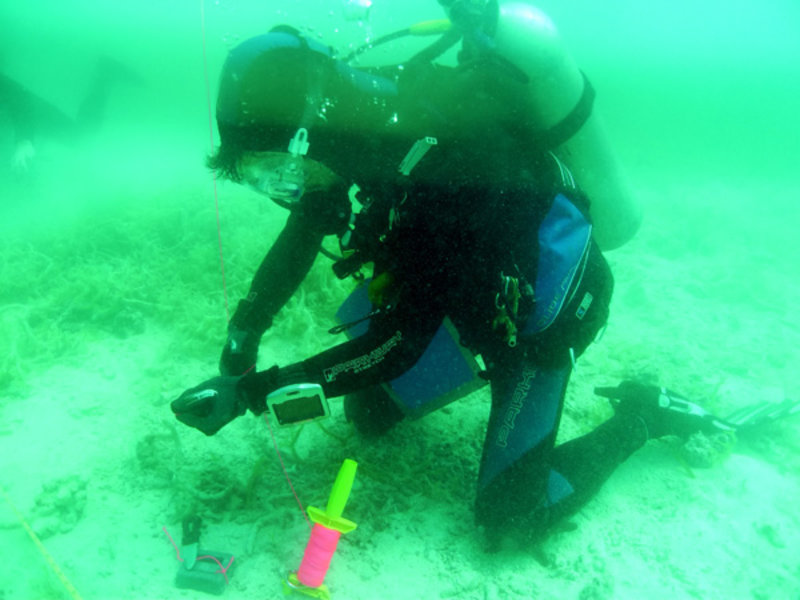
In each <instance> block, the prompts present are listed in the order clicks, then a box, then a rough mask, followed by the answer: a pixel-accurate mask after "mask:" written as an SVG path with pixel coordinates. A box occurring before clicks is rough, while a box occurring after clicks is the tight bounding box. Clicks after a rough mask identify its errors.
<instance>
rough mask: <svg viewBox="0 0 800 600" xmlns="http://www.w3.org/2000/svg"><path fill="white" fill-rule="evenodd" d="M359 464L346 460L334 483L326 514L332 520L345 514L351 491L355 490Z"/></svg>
mask: <svg viewBox="0 0 800 600" xmlns="http://www.w3.org/2000/svg"><path fill="white" fill-rule="evenodd" d="M357 468H358V463H357V462H356V461H354V460H351V459H349V458H345V459H344V462H343V463H342V466H341V467H340V468H339V474H338V475H336V481H334V482H333V489H332V490H331V495H330V496H329V497H328V506H327V507H326V509H325V513H326V515H327V516H328V518H330V519H338V518H339V517H341V516H342V513H343V512H344V507H345V505H346V504H347V499H348V498H349V497H350V490H351V489H352V488H353V480H354V479H355V478H356V469H357Z"/></svg>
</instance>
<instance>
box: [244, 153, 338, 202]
mask: <svg viewBox="0 0 800 600" xmlns="http://www.w3.org/2000/svg"><path fill="white" fill-rule="evenodd" d="M238 170H239V173H241V175H242V181H243V182H244V183H245V184H246V185H247V186H248V187H250V188H251V189H253V190H255V191H257V192H258V193H260V194H263V195H265V196H268V197H269V198H271V199H272V200H275V201H276V202H278V203H279V204H289V205H291V204H294V203H295V202H297V201H298V200H300V198H301V197H302V195H303V194H304V193H305V192H314V191H324V190H326V189H328V188H330V187H331V186H332V185H333V184H334V183H335V182H336V181H337V179H338V176H337V175H336V174H335V173H334V172H333V171H331V170H330V169H329V168H328V167H326V166H325V165H323V164H322V163H320V162H317V161H315V160H313V159H310V158H307V157H305V158H304V157H302V156H296V155H293V154H290V153H288V152H246V153H244V154H243V155H242V157H241V159H239V165H238Z"/></svg>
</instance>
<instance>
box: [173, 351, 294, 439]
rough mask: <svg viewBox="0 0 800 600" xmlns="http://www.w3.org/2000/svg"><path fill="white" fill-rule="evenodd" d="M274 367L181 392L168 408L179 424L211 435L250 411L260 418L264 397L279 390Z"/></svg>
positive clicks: (264, 402)
mask: <svg viewBox="0 0 800 600" xmlns="http://www.w3.org/2000/svg"><path fill="white" fill-rule="evenodd" d="M279 372H280V370H279V369H278V367H277V366H274V367H271V368H269V369H267V370H266V371H261V372H260V373H255V372H253V373H249V374H247V375H243V376H239V377H229V376H222V377H214V378H213V379H209V380H208V381H204V382H203V383H201V384H200V385H198V386H195V387H193V388H190V389H188V390H186V391H185V392H183V393H182V394H181V395H180V397H178V399H177V400H174V401H173V402H172V404H171V405H170V406H171V408H172V412H173V413H175V416H176V417H177V418H178V420H179V421H180V422H181V423H185V424H186V425H189V426H190V427H194V428H195V429H199V430H200V431H202V432H203V433H205V434H206V435H214V434H215V433H217V432H218V431H219V430H220V429H222V428H223V427H224V426H225V425H227V424H228V423H230V422H231V421H233V420H234V419H235V418H236V417H240V416H242V415H243V414H244V413H245V412H246V411H247V409H248V408H249V409H250V410H251V411H252V412H253V413H254V414H257V415H260V414H261V413H263V412H264V411H265V410H266V409H267V406H266V397H267V394H269V393H270V392H271V391H273V390H275V389H277V387H278V373H279Z"/></svg>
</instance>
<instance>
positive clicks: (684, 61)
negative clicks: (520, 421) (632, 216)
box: [0, 0, 800, 600]
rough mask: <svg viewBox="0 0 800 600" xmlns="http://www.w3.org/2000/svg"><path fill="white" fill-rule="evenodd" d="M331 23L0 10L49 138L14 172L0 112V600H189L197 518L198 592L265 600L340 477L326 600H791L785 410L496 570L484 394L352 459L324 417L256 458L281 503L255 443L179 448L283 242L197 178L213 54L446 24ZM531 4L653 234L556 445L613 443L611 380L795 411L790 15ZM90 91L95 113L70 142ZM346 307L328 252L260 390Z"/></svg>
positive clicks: (317, 0)
mask: <svg viewBox="0 0 800 600" xmlns="http://www.w3.org/2000/svg"><path fill="white" fill-rule="evenodd" d="M344 5H345V2H343V1H341V0H294V1H292V0H285V1H284V0H263V1H258V2H257V1H254V0H253V1H244V0H218V1H216V2H214V1H211V0H208V1H201V0H198V1H197V2H179V3H172V2H155V1H153V0H147V1H141V2H129V3H117V2H114V3H111V2H97V1H96V0H94V1H90V0H72V1H69V0H66V1H63V2H56V1H49V0H48V1H45V0H31V1H30V2H25V3H22V2H10V1H6V2H3V3H2V4H0V25H2V30H3V35H2V36H0V75H1V76H3V77H4V78H6V79H5V80H6V81H8V80H11V81H13V82H16V84H18V85H19V86H22V88H23V89H24V90H26V93H27V94H29V95H28V96H26V97H27V98H30V99H31V100H30V102H31V104H29V105H28V106H29V107H35V108H36V111H35V114H38V115H46V116H47V118H46V119H45V118H42V119H41V120H40V126H39V127H38V129H37V131H36V136H35V137H34V139H33V140H32V141H33V145H32V148H31V149H30V151H29V152H27V153H26V154H24V155H20V154H19V148H18V146H17V143H16V142H17V140H16V139H15V137H14V135H15V134H14V123H13V122H12V120H13V116H12V114H11V113H10V112H9V111H7V110H4V108H6V107H4V106H3V105H2V102H3V101H4V97H3V96H2V95H1V93H0V495H2V496H3V498H0V560H2V564H4V565H5V572H4V575H3V577H0V600H30V599H39V598H41V599H50V598H57V599H61V598H66V599H72V600H74V599H75V598H84V599H86V600H90V599H94V598H97V599H104V600H105V599H117V598H119V599H142V598H147V599H153V600H157V599H167V598H169V599H173V598H202V597H207V594H206V593H205V592H202V591H197V590H185V589H178V588H177V587H176V585H175V574H176V572H178V569H179V567H180V562H179V561H180V560H181V557H180V555H179V553H176V547H175V546H174V545H173V543H172V539H174V540H175V541H178V539H179V538H180V533H181V518H182V516H183V515H184V514H185V513H186V512H187V511H189V510H194V511H195V512H197V513H199V514H201V515H202V517H203V520H204V527H203V530H202V535H203V539H202V542H203V545H204V547H205V548H214V549H216V550H218V551H220V552H224V553H229V554H230V555H233V556H234V558H235V560H234V563H233V564H235V568H231V569H230V571H229V572H227V571H226V572H225V573H214V572H213V571H212V572H211V574H210V575H209V577H208V579H209V580H210V581H212V582H213V584H211V585H217V584H220V586H219V589H218V591H221V592H222V593H223V594H224V596H223V597H228V598H232V599H233V598H241V599H245V598H247V599H249V598H278V597H282V594H283V581H284V579H285V577H286V574H287V573H288V572H290V571H292V570H294V569H296V568H297V566H298V564H299V561H300V559H301V558H302V553H303V548H304V546H305V543H306V541H307V539H308V529H307V525H306V522H305V520H304V518H303V515H302V514H301V513H300V510H299V509H298V506H297V502H296V500H295V497H294V493H293V492H296V494H297V497H298V498H299V499H300V501H301V502H302V504H303V505H304V506H307V505H309V504H310V505H316V506H320V505H321V503H324V502H325V501H326V498H327V497H328V493H329V491H330V486H331V482H332V480H333V477H334V476H335V474H336V471H337V469H338V468H339V465H340V464H341V462H342V460H343V459H344V458H348V457H353V458H357V459H358V461H359V465H360V467H359V473H358V477H357V480H356V485H355V487H354V489H353V493H352V497H351V500H350V502H349V504H348V506H347V514H346V516H347V517H348V518H351V519H353V520H354V521H356V522H358V525H359V526H358V528H357V529H356V530H355V531H353V532H351V533H349V534H347V535H346V536H344V537H343V538H342V541H341V542H340V545H339V549H338V550H337V553H336V556H335V557H334V561H333V564H332V566H331V570H330V572H329V574H328V577H327V579H326V583H327V584H328V586H329V587H330V590H331V597H332V598H334V599H342V600H344V599H347V600H373V599H374V598H384V599H392V600H407V599H417V598H419V599H423V598H424V599H429V598H448V599H450V598H452V599H463V600H472V599H475V600H502V599H506V600H516V599H520V600H522V599H529V598H566V599H573V598H574V599H576V600H599V599H614V600H617V599H638V598H654V599H658V598H675V599H679V598H731V599H733V598H742V599H746V598H753V599H759V600H764V599H778V598H786V599H799V598H800V560H799V559H798V556H800V515H798V512H797V509H796V504H797V499H798V498H800V454H799V453H798V452H799V451H800V436H798V429H800V419H798V418H797V416H796V415H795V416H793V417H789V418H786V419H784V420H781V421H779V422H775V423H771V424H769V425H767V426H765V427H764V428H763V429H762V430H761V431H760V432H759V435H758V436H754V437H748V438H746V439H745V438H744V437H742V438H740V439H738V440H736V441H735V443H734V442H731V444H730V445H726V446H724V447H716V448H711V449H710V450H708V451H707V452H706V454H705V455H704V456H703V457H701V459H698V457H697V456H696V455H694V454H692V453H691V451H690V450H687V448H685V447H684V446H682V445H681V444H680V443H679V441H678V440H667V441H662V440H652V441H650V442H649V443H648V444H647V445H646V447H645V448H643V449H642V450H640V451H639V452H637V453H636V454H635V455H634V456H633V457H631V458H630V459H629V460H628V461H627V462H626V463H625V464H623V465H622V466H621V467H620V468H619V469H618V470H617V472H615V474H614V475H613V476H612V477H611V479H610V480H609V481H608V482H607V483H606V484H605V486H604V487H603V489H602V490H601V491H600V493H599V494H598V495H597V496H596V497H595V498H594V499H593V500H592V501H590V502H589V503H588V504H587V505H586V506H585V507H584V509H582V510H581V511H580V512H579V513H578V514H577V515H575V516H574V517H573V518H571V519H570V520H569V523H568V526H565V527H564V528H563V529H559V530H557V531H554V532H553V534H552V535H551V536H550V537H548V538H547V539H546V540H544V541H542V542H541V543H538V544H537V545H536V546H535V547H530V548H516V549H514V550H513V551H512V550H508V549H507V550H503V551H500V552H498V553H494V554H488V553H486V552H484V550H483V548H482V545H481V543H480V538H479V536H478V534H477V533H476V532H475V528H474V525H473V522H474V518H473V514H472V504H473V497H474V487H475V480H476V478H477V471H478V464H479V461H480V447H479V446H480V443H481V441H482V440H483V436H484V433H485V430H486V419H487V415H488V392H486V391H485V390H482V391H479V392H475V393H473V394H471V395H470V396H468V397H466V398H464V399H462V400H460V401H459V402H457V403H454V404H451V405H449V406H448V407H446V408H445V409H442V410H440V411H438V412H435V413H432V414H431V415H429V416H427V417H426V418H425V419H421V420H418V421H412V422H404V423H402V424H401V425H400V426H399V427H398V428H396V429H395V430H393V431H391V432H390V433H389V434H387V435H386V436H384V438H381V439H379V440H370V441H365V440H362V439H361V438H359V437H358V436H357V435H356V434H355V432H354V429H353V427H352V425H351V424H349V423H347V422H346V421H345V418H344V415H343V411H342V408H341V403H340V402H339V401H338V400H337V399H333V400H332V402H331V410H332V416H331V418H330V419H329V420H328V421H325V422H324V424H323V425H320V426H317V425H306V426H303V427H302V428H300V429H281V430H279V431H278V432H276V433H275V442H276V444H277V447H278V448H280V451H281V456H282V461H283V463H284V464H285V466H286V469H287V471H288V473H289V475H290V478H291V482H292V484H293V486H294V488H293V489H291V488H290V487H289V484H288V483H287V481H286V478H285V477H284V474H283V472H282V468H281V461H280V460H279V459H278V457H277V455H276V451H275V448H274V446H273V438H272V437H271V432H270V429H269V428H268V427H267V425H266V424H265V422H264V421H263V420H259V419H256V418H251V417H248V418H242V419H239V420H237V422H236V423H234V424H232V425H230V426H228V427H226V428H225V429H224V430H222V431H221V432H220V433H219V434H217V435H215V436H214V437H211V438H206V437H205V436H203V435H202V434H200V433H198V432H197V431H194V430H191V429H189V428H187V427H184V426H182V425H180V424H178V423H177V422H176V421H175V419H174V416H173V415H172V413H171V411H170V407H169V403H170V402H171V401H172V400H173V399H174V398H176V397H177V396H178V395H179V394H180V393H181V392H182V391H183V390H184V389H186V388H187V387H190V386H192V385H195V384H196V383H197V382H198V381H202V380H204V379H207V378H208V377H211V376H213V375H215V374H216V373H217V369H218V366H217V361H218V359H219V353H220V350H221V348H222V345H223V343H224V341H225V337H226V328H227V319H228V317H229V314H230V313H231V311H232V310H233V307H234V306H235V303H236V302H237V301H238V300H239V298H241V297H243V296H244V295H245V294H246V293H247V290H248V286H249V284H250V280H251V277H252V276H253V273H254V272H255V270H256V268H257V267H258V265H259V263H260V261H261V259H262V258H263V256H264V254H265V253H266V251H267V250H268V249H269V247H270V245H271V244H272V241H273V240H274V239H275V237H276V236H277V234H278V232H279V231H280V230H281V227H282V226H283V224H284V222H285V219H286V212H285V211H284V210H283V209H281V208H280V207H278V206H277V205H275V204H272V203H270V202H268V201H267V200H265V199H264V198H263V197H260V196H258V195H256V194H255V193H253V192H251V191H248V190H247V189H245V188H244V187H243V186H237V185H234V184H232V183H230V182H222V181H214V180H213V178H212V176H211V174H210V172H209V171H208V170H207V169H206V167H205V166H204V161H205V158H206V156H207V155H208V154H209V153H210V152H211V151H212V148H213V146H214V145H216V144H217V143H218V132H217V130H216V124H215V123H214V119H213V114H214V102H215V97H216V93H217V90H216V86H217V80H218V77H219V73H220V69H221V67H222V64H223V61H224V60H225V57H226V54H227V52H228V51H229V50H230V49H231V48H232V47H233V46H235V45H236V44H237V43H239V42H241V41H243V40H245V39H247V38H249V37H251V36H254V35H257V34H259V33H263V32H265V31H267V30H268V29H269V28H271V27H273V26H275V25H278V24H282V23H285V24H290V25H292V26H294V27H297V28H298V29H301V30H302V31H304V32H306V34H307V35H310V36H313V37H315V38H316V39H319V40H320V41H322V42H324V43H326V44H329V45H331V46H333V47H334V48H336V49H337V50H338V51H340V52H341V53H347V52H348V51H350V50H352V49H353V48H355V47H358V46H359V45H361V44H363V43H366V42H367V41H369V40H374V39H376V38H377V37H380V36H381V35H384V34H387V33H390V32H393V31H395V30H398V29H402V28H404V27H407V26H409V25H410V24H412V23H417V22H420V21H423V20H427V19H438V18H442V16H443V12H442V9H441V8H440V6H439V5H438V3H437V2H436V0H409V1H401V0H373V2H372V7H371V8H370V11H369V13H367V14H365V15H364V16H363V18H362V19H350V20H348V19H346V18H345V16H344V15H345V10H344ZM536 5H537V6H539V7H540V8H542V9H543V10H544V11H545V12H546V13H547V14H548V15H549V16H550V17H551V18H552V19H553V21H554V22H555V23H556V25H557V26H558V28H559V30H560V32H561V35H562V37H563V38H564V40H565V43H566V45H567V47H568V48H569V50H570V51H571V53H572V55H573V56H574V58H575V59H576V61H577V63H578V64H579V65H580V67H581V68H582V70H583V71H584V72H585V73H586V75H587V76H588V78H589V79H590V80H591V81H592V84H593V85H594V87H595V89H596V91H597V100H596V104H595V108H596V110H597V111H598V112H599V114H601V115H602V118H603V120H604V123H605V127H606V130H607V133H608V137H609V139H610V142H611V144H612V146H613V148H614V151H615V152H616V154H617V156H618V158H619V160H620V162H621V164H622V165H623V168H624V170H625V173H626V175H627V178H628V180H629V181H630V184H631V187H632V189H633V191H634V194H635V197H636V198H637V201H638V202H639V203H640V204H641V205H642V207H643V212H644V221H643V225H642V227H641V229H640V230H639V232H638V233H637V235H636V237H635V238H634V239H633V240H632V241H630V242H629V243H627V244H626V245H625V246H623V247H621V248H619V249H617V250H613V251H611V252H609V253H607V258H608V260H609V263H610V264H611V267H612V270H613V271H614V275H615V296H614V299H613V301H612V306H611V317H610V320H609V323H608V327H607V329H606V331H605V334H604V336H603V337H602V339H600V340H599V341H597V342H596V343H595V344H593V345H592V346H591V347H590V349H589V350H588V351H587V352H586V354H585V355H584V356H583V357H581V360H580V362H579V363H578V368H577V369H576V372H575V374H574V376H573V377H572V380H571V383H570V388H569V391H568V395H567V401H566V402H567V404H566V408H565V411H564V417H563V421H562V425H561V429H560V431H559V439H560V440H561V441H564V440H566V439H570V438H573V437H575V436H578V435H581V434H583V433H585V432H587V431H589V430H590V429H592V428H593V427H595V426H597V425H598V424H599V423H601V422H603V421H604V420H605V419H607V418H608V417H609V416H610V415H611V409H610V407H609V406H608V403H607V402H605V401H601V400H602V399H600V398H598V397H596V396H594V395H593V392H592V390H593V388H594V386H611V385H616V384H617V383H618V382H619V381H621V380H622V379H631V378H633V379H642V380H646V381H648V382H651V383H658V384H660V385H664V386H668V387H670V388H673V389H675V390H677V391H679V392H681V393H682V394H684V395H686V396H687V397H689V398H692V399H696V400H697V401H699V402H701V403H702V404H703V405H704V406H705V407H706V408H708V409H709V410H711V411H712V412H714V413H719V414H726V413H730V412H732V411H733V410H735V409H738V408H741V407H744V406H748V405H750V404H753V403H756V402H775V403H777V402H780V401H782V400H784V399H786V398H792V399H798V398H800V381H799V380H798V379H799V377H800V373H799V372H798V371H799V370H798V365H800V317H798V312H797V307H798V306H800V280H798V267H797V264H798V258H800V254H799V253H798V249H797V248H798V246H797V231H798V226H800V205H799V204H798V201H799V200H800V171H799V170H798V159H800V118H799V117H798V114H797V110H798V107H800V35H798V32H799V31H800V3H798V2H796V0H761V1H759V2H756V1H755V0H731V1H729V2H719V1H716V2H707V3H697V2H689V1H688V0H675V1H672V2H665V1H654V2H642V1H634V0H609V1H606V2H589V1H586V0H582V1H574V0H573V1H570V0H562V1H555V0H549V1H545V2H541V3H538V4H536ZM428 42H429V40H420V39H405V38H404V39H401V40H398V41H397V42H395V43H392V44H388V45H386V46H384V47H380V48H376V49H375V50H374V51H371V52H367V53H365V54H364V55H363V57H362V58H361V59H360V60H361V64H365V65H366V64H369V65H372V64H389V63H392V62H398V61H402V60H403V59H404V58H405V57H408V56H411V55H412V54H413V53H414V52H416V51H417V50H419V49H420V48H421V47H423V46H424V45H426V44H427V43H428ZM446 60H452V57H447V58H446ZM98 73H102V77H103V79H102V81H103V83H104V85H105V87H104V96H103V100H104V102H103V103H102V106H100V105H97V106H91V107H90V108H92V109H93V111H94V112H92V114H91V115H90V116H91V117H92V118H91V119H86V120H85V121H84V120H82V117H83V116H85V113H84V112H83V111H84V109H85V108H86V98H87V92H89V91H91V90H92V89H94V88H93V86H95V85H96V84H97V81H98V79H97V77H98ZM1 91H2V90H0V92H1ZM65 123H66V124H67V125H65ZM75 123H78V124H85V125H86V126H85V127H79V128H75V127H73V125H74V124H75ZM326 246H328V247H330V248H333V247H335V241H334V240H332V239H331V240H326ZM223 265H224V269H223V268H222V267H223ZM351 288H352V284H351V283H349V282H347V281H345V282H340V281H338V280H336V278H335V277H334V276H333V274H332V273H331V270H330V261H328V260H327V259H325V258H324V257H320V259H319V260H318V262H317V263H316V264H315V266H314V268H313V270H312V272H311V273H310V275H309V277H308V278H307V279H306V280H305V281H304V283H303V284H302V286H301V288H300V289H299V291H298V292H297V294H295V296H294V297H293V298H292V299H291V300H290V302H289V304H288V305H287V306H286V307H285V308H284V309H283V311H282V312H281V313H280V314H279V316H278V318H277V319H276V322H275V325H274V327H273V328H272V329H270V331H269V333H268V335H266V336H265V337H264V340H263V342H262V346H261V349H260V354H259V366H260V367H262V368H265V367H267V366H269V365H271V364H274V363H278V364H281V365H284V364H289V363H291V362H294V361H296V360H300V359H302V358H305V357H307V356H310V355H311V354H313V353H316V352H318V351H320V350H322V349H324V348H327V347H330V346H332V345H333V344H335V343H337V342H338V341H339V340H338V339H335V338H333V336H330V335H328V333H327V330H328V329H329V328H330V326H331V325H332V321H333V314H334V312H335V311H336V309H337V307H338V306H339V305H340V303H341V302H342V301H343V299H344V298H345V297H346V296H347V294H348V292H349V291H350V289H351ZM190 507H191V508H190ZM220 582H222V583H220Z"/></svg>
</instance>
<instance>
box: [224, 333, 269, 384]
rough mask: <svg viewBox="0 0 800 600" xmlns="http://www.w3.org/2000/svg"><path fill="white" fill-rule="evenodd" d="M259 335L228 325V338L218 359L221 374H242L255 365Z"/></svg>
mask: <svg viewBox="0 0 800 600" xmlns="http://www.w3.org/2000/svg"><path fill="white" fill-rule="evenodd" d="M260 337H261V336H259V335H256V334H255V333H253V332H251V331H247V330H243V329H237V328H235V327H230V328H229V329H228V339H227V340H226V342H225V346H224V347H223V348H222V356H220V359H219V372H220V374H221V375H223V376H237V375H244V374H245V373H247V372H248V371H250V370H251V369H253V368H254V367H255V364H256V360H257V359H258V343H259V341H260Z"/></svg>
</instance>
